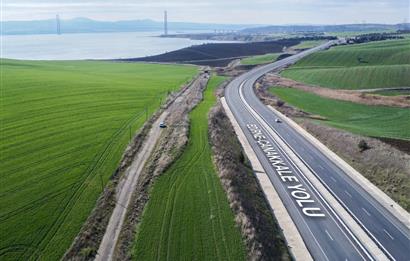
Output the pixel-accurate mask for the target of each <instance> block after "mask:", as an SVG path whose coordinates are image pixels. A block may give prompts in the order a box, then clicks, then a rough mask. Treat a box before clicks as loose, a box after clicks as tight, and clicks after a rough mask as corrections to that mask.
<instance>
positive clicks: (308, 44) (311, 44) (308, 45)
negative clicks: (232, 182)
mask: <svg viewBox="0 0 410 261" xmlns="http://www.w3.org/2000/svg"><path fill="white" fill-rule="evenodd" d="M325 42H326V41H324V40H312V41H302V42H301V43H300V44H298V45H295V46H292V48H293V49H307V48H313V47H315V46H318V45H320V44H322V43H325Z"/></svg>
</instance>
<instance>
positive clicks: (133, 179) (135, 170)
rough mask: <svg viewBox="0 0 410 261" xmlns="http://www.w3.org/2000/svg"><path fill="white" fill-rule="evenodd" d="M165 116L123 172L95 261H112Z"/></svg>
mask: <svg viewBox="0 0 410 261" xmlns="http://www.w3.org/2000/svg"><path fill="white" fill-rule="evenodd" d="M167 115H168V112H167V111H164V112H163V113H162V114H161V115H160V116H159V118H158V119H157V120H156V122H155V123H154V124H153V127H152V129H151V130H150V132H149V133H148V135H147V137H146V138H145V140H146V141H145V143H144V145H143V147H142V149H141V151H140V152H139V153H138V155H137V156H136V157H135V160H134V161H133V163H132V164H131V166H130V167H128V169H127V170H126V172H125V175H124V178H123V179H122V180H121V183H120V184H119V185H118V188H117V203H116V206H115V208H114V211H113V213H112V215H111V218H110V221H109V223H108V226H107V230H106V232H105V234H104V237H103V240H102V242H101V244H100V247H99V249H98V252H97V256H96V258H95V260H97V261H102V260H104V261H106V260H112V256H113V253H114V249H115V245H116V242H117V240H118V236H119V234H120V231H121V227H122V224H123V222H124V218H125V214H126V212H127V206H128V205H129V203H130V200H131V197H132V192H133V190H134V188H135V185H136V183H137V181H138V177H139V175H140V173H141V171H142V169H143V167H144V164H145V162H146V161H147V160H148V158H149V156H150V155H151V152H152V150H153V149H154V147H155V144H156V142H157V140H158V138H159V136H160V135H161V129H160V128H159V123H160V122H162V121H164V119H165V118H166V117H167Z"/></svg>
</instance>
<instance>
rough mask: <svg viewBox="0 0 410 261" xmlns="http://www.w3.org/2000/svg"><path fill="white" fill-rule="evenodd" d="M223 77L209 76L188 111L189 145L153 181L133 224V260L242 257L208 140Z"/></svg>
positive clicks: (237, 236) (242, 253) (235, 258)
mask: <svg viewBox="0 0 410 261" xmlns="http://www.w3.org/2000/svg"><path fill="white" fill-rule="evenodd" d="M223 80H224V78H223V77H219V76H212V78H211V80H210V81H209V83H208V86H207V88H206V90H205V92H204V99H203V101H202V102H201V103H200V104H199V105H198V106H197V107H196V108H195V109H194V110H193V111H192V112H191V113H190V122H191V125H190V134H189V141H188V145H187V147H186V148H185V150H184V152H183V154H182V155H181V156H180V157H179V159H178V160H177V161H176V162H174V163H173V164H172V165H171V167H170V168H169V169H168V170H167V171H166V172H165V173H163V174H162V175H161V176H160V177H159V178H158V179H157V180H156V181H155V183H154V184H153V187H152V190H151V192H150V199H149V201H148V204H147V206H146V208H145V210H144V214H143V217H142V221H141V223H140V225H139V227H138V228H137V233H136V238H135V243H134V248H133V259H134V260H245V256H246V253H245V246H244V244H243V241H242V237H241V233H240V231H239V229H238V228H237V227H236V226H235V222H234V215H233V212H232V210H231V209H230V207H229V204H228V200H227V196H226V194H225V192H224V190H223V188H222V185H221V183H220V180H219V178H218V176H217V174H216V171H215V167H214V164H213V161H212V151H211V146H210V144H209V141H208V112H209V110H210V108H211V107H212V106H213V105H214V104H215V102H216V98H215V96H214V91H215V89H216V87H217V86H218V85H219V84H221V83H222V81H223Z"/></svg>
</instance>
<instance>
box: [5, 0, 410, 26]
mask: <svg viewBox="0 0 410 261" xmlns="http://www.w3.org/2000/svg"><path fill="white" fill-rule="evenodd" d="M0 1H1V20H2V21H7V20H41V19H50V18H54V17H55V15H56V14H59V15H60V17H61V18H62V19H70V18H75V17H87V18H91V19H95V20H108V21H116V20H138V19H153V20H162V17H163V11H164V10H167V11H168V17H169V20H170V21H178V22H201V23H229V24H343V23H402V22H409V21H410V18H409V17H410V10H409V2H410V1H409V0H202V1H198V0H167V1H166V0H151V1H148V0H0Z"/></svg>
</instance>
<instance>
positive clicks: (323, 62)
mask: <svg viewBox="0 0 410 261" xmlns="http://www.w3.org/2000/svg"><path fill="white" fill-rule="evenodd" d="M409 75H410V39H402V40H388V41H381V42H372V43H365V44H357V45H350V46H338V47H334V48H331V49H330V50H326V51H321V52H317V53H314V54H312V55H309V56H308V57H306V58H304V59H302V60H300V61H299V62H297V63H296V64H295V65H294V66H292V67H290V68H289V69H287V70H285V71H283V72H282V76H284V77H288V78H291V79H294V80H296V81H301V82H305V83H308V84H314V85H319V86H323V87H329V88H340V89H371V88H388V87H407V86H410V77H409Z"/></svg>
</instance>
